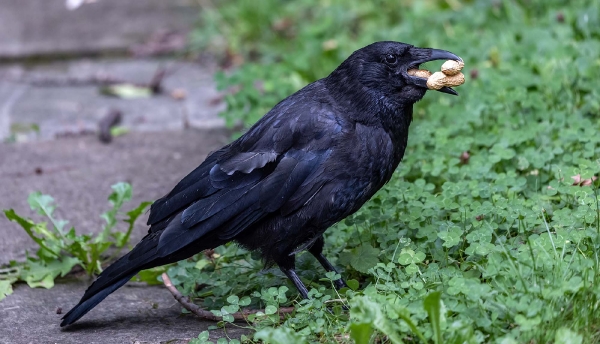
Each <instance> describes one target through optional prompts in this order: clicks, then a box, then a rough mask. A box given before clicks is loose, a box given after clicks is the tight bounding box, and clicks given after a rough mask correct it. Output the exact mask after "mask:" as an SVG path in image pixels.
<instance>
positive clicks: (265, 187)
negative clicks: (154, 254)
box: [148, 102, 340, 255]
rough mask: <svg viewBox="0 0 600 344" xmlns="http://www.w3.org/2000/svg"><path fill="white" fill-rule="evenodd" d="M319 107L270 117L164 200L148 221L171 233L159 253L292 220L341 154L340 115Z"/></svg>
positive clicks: (162, 237) (162, 238)
mask: <svg viewBox="0 0 600 344" xmlns="http://www.w3.org/2000/svg"><path fill="white" fill-rule="evenodd" d="M300 104H306V102H304V103H302V102H300ZM274 110H277V107H276V108H274ZM299 110H302V111H299ZM318 110H319V107H318V106H309V107H308V108H307V107H306V105H305V106H302V108H301V109H298V108H295V107H293V106H288V107H286V108H285V109H284V111H281V112H280V113H279V115H274V116H270V117H267V119H266V120H264V121H263V122H261V123H259V124H258V125H257V126H255V127H253V129H251V130H250V131H249V132H248V133H246V135H244V136H243V137H242V138H240V139H239V140H238V141H236V142H234V143H232V144H231V145H229V146H226V147H224V148H223V149H221V150H219V151H217V152H215V153H213V154H212V155H211V156H209V157H208V158H207V159H206V161H204V162H203V163H202V164H201V165H200V166H199V167H198V168H197V169H196V170H194V171H193V172H191V173H190V174H189V175H188V176H187V177H185V178H184V179H183V180H182V181H181V182H180V183H179V184H178V185H177V186H176V187H175V188H174V189H173V190H172V191H171V192H170V193H169V194H168V195H167V196H165V197H163V198H161V199H159V200H158V201H156V202H155V203H154V204H153V205H152V208H151V213H150V218H149V220H148V223H149V224H150V225H152V226H153V227H156V228H160V229H163V231H162V233H161V234H160V240H159V243H158V247H157V249H158V253H159V255H166V254H170V253H172V252H175V251H177V250H179V249H181V248H183V247H185V246H186V245H189V244H191V243H192V242H194V241H196V240H198V239H199V238H201V237H202V236H204V235H206V234H207V233H209V232H213V233H215V234H217V235H218V237H219V239H221V240H224V241H227V240H231V239H232V238H233V237H235V236H236V235H237V234H239V233H240V232H241V231H243V230H244V229H245V228H247V227H248V226H250V225H252V224H253V223H256V222H257V221H259V220H260V219H262V218H264V217H266V216H267V215H269V214H272V213H275V212H279V213H280V214H281V215H283V216H285V215H289V214H290V213H292V212H294V211H296V210H297V209H299V208H300V207H301V206H302V205H303V204H304V203H305V202H306V201H308V200H309V199H310V198H311V196H312V195H313V194H314V193H316V192H318V191H319V189H320V188H321V186H322V185H323V183H325V182H326V181H325V180H323V179H322V178H318V176H319V175H321V174H322V173H323V170H324V167H323V166H324V165H323V163H324V162H325V161H326V160H327V159H328V157H329V156H330V154H331V152H332V149H333V148H332V146H331V144H330V143H331V142H328V141H331V140H332V137H333V136H335V133H339V131H340V130H339V129H338V127H339V124H337V123H335V119H334V118H333V117H331V116H330V115H323V112H322V111H318ZM287 114H290V115H287ZM292 115H293V116H292ZM320 117H324V119H323V118H321V119H318V118H320ZM308 128H310V129H308ZM307 130H308V132H306V131H307ZM298 131H305V133H304V134H300V135H298V134H297V132H298ZM327 132H331V133H327ZM282 133H285V135H282ZM179 213H181V216H180V217H179V216H175V215H176V214H179ZM171 219H173V221H171ZM163 224H164V225H163ZM151 231H152V229H151Z"/></svg>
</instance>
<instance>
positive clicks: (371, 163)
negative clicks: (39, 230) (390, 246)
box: [61, 42, 460, 326]
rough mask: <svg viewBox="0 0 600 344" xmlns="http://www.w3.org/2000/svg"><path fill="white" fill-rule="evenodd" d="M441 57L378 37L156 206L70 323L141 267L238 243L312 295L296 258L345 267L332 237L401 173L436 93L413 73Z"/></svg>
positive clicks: (283, 104) (69, 317)
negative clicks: (327, 245) (423, 102)
mask: <svg viewBox="0 0 600 344" xmlns="http://www.w3.org/2000/svg"><path fill="white" fill-rule="evenodd" d="M437 59H453V60H460V58H459V57H458V56H456V55H454V54H452V53H449V52H447V51H443V50H436V49H427V48H416V47H413V46H411V45H408V44H404V43H398V42H377V43H374V44H371V45H369V46H366V47H364V48H362V49H360V50H357V51H356V52H354V53H353V54H352V55H351V56H350V57H349V58H348V59H347V60H345V61H344V62H343V63H342V64H341V65H340V66H339V67H338V68H337V69H336V70H335V71H333V72H332V73H331V74H330V75H329V76H328V77H326V78H324V79H321V80H318V81H315V82H313V83H312V84H310V85H308V86H306V87H304V88H303V89H301V90H300V91H298V92H296V93H295V94H293V95H291V96H289V97H287V98H286V99H284V100H283V101H281V102H280V103H279V104H277V105H276V106H275V107H274V108H273V109H272V110H271V111H269V112H268V113H267V114H266V115H265V116H264V117H263V118H261V119H260V120H259V121H258V122H257V123H256V124H255V125H254V126H252V127H251V128H250V129H249V130H248V131H247V132H246V133H245V134H244V135H243V136H241V137H240V138H239V139H237V140H236V141H234V142H232V143H231V144H229V145H227V146H225V147H223V148H221V149H220V150H218V151H216V152H214V153H212V154H211V155H210V156H208V157H207V158H206V160H205V161H204V162H203V163H202V164H201V165H200V166H199V167H198V168H196V169H195V170H194V171H192V172H191V173H190V174H189V175H187V176H186V177H185V178H183V179H182V180H181V181H180V182H179V183H178V184H177V186H175V188H174V189H173V190H172V191H171V192H169V194H167V195H166V196H164V197H163V198H161V199H159V200H157V201H156V202H155V203H154V204H153V205H152V208H151V212H150V217H149V220H148V225H150V230H149V232H148V235H146V237H144V238H143V239H142V240H141V241H140V243H138V244H137V245H136V246H135V248H134V249H133V250H132V251H131V252H129V253H127V254H126V255H125V256H123V257H122V258H120V259H119V260H117V261H116V262H115V263H113V264H112V265H110V266H109V267H108V268H106V270H104V271H103V272H102V273H101V274H100V276H99V277H98V278H97V279H96V281H95V282H94V283H93V284H92V285H91V286H90V287H89V288H88V290H87V291H86V292H85V294H84V295H83V297H82V299H81V301H80V302H79V304H78V305H76V306H75V307H74V308H73V309H71V310H70V311H69V312H68V313H67V314H66V315H65V316H64V318H63V322H62V323H61V326H64V325H68V324H71V323H73V322H75V321H76V320H77V319H79V318H80V317H81V316H83V315H84V314H85V313H87V312H88V311H89V310H90V309H92V308H93V307H94V306H95V305H97V304H98V303H99V302H100V301H102V300H103V299H104V298H105V297H106V296H107V295H109V294H110V293H112V292H113V291H114V290H116V289H117V288H119V287H120V286H122V285H123V284H124V283H126V282H127V281H128V280H129V279H130V278H131V277H132V276H134V275H135V274H136V273H137V272H138V271H140V270H142V269H147V268H151V267H155V266H158V265H163V264H167V263H172V262H176V261H178V260H181V259H185V258H188V257H190V256H192V255H193V254H196V253H198V252H201V251H203V250H205V249H209V248H214V247H216V246H219V245H222V244H225V243H227V242H229V241H232V240H233V241H235V242H237V243H238V244H240V245H242V246H244V247H246V248H248V249H251V250H257V251H259V252H260V253H261V255H262V257H263V258H264V260H265V261H266V262H268V263H276V264H277V265H278V266H279V267H280V268H281V270H282V271H283V272H284V273H285V274H286V275H287V276H288V277H289V278H290V279H291V280H292V282H294V284H295V285H296V287H297V288H298V290H299V292H300V293H301V294H302V296H303V297H305V298H306V297H307V290H306V287H305V286H304V285H303V284H302V282H301V281H300V279H299V278H298V276H297V275H296V272H295V270H294V260H295V254H296V253H297V252H299V251H301V250H304V249H308V250H309V252H310V253H311V254H313V255H314V256H315V257H316V258H317V259H318V261H319V262H320V263H321V265H323V267H324V268H325V269H326V270H327V271H332V270H335V269H334V267H333V266H332V265H331V264H330V263H329V262H328V261H327V259H326V258H325V257H324V256H323V255H322V249H323V237H322V235H323V232H325V230H326V229H327V228H328V227H329V226H331V225H333V224H334V223H336V222H337V221H340V220H341V219H343V218H345V217H346V216H348V215H350V214H352V213H354V212H355V211H357V210H358V209H359V208H360V207H361V206H362V205H363V204H364V203H365V202H366V201H367V200H369V198H371V197H372V196H373V194H375V192H376V191H377V190H379V189H380V188H381V187H382V186H383V185H384V184H385V183H386V182H387V181H389V179H390V178H391V177H392V174H393V172H394V170H395V168H396V167H397V166H398V164H399V163H400V160H401V159H402V156H403V155H404V150H405V148H406V143H407V139H408V127H409V125H410V123H411V121H412V107H413V104H414V103H415V102H417V101H418V100H420V99H421V98H422V97H423V96H424V95H425V92H426V90H427V88H426V79H422V78H419V77H415V76H409V75H408V74H407V70H408V69H411V68H416V67H418V66H419V64H421V63H424V62H427V61H431V60H437ZM440 91H442V92H445V93H451V94H456V93H455V92H454V90H452V89H450V88H443V89H441V90H440ZM336 285H337V286H338V287H342V286H344V285H345V283H344V281H343V280H339V281H337V282H336Z"/></svg>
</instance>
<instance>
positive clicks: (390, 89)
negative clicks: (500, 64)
mask: <svg viewBox="0 0 600 344" xmlns="http://www.w3.org/2000/svg"><path fill="white" fill-rule="evenodd" d="M433 60H457V61H462V59H461V58H460V57H458V56H456V55H454V54H453V53H451V52H448V51H445V50H438V49H430V48H417V47H415V46H412V45H410V44H405V43H400V42H391V41H385V42H376V43H373V44H370V45H368V46H366V47H364V48H362V49H359V50H357V51H355V52H354V53H353V54H352V55H351V56H350V57H348V59H346V61H344V62H343V63H342V64H341V65H340V67H338V68H337V69H336V70H335V71H334V72H333V73H332V74H331V76H330V78H335V79H338V81H340V82H341V83H345V82H346V83H347V84H348V87H354V88H355V89H356V87H359V88H360V92H361V93H362V92H365V91H366V92H367V93H369V94H371V95H373V96H375V97H385V98H387V99H388V100H390V101H393V102H406V101H408V102H413V103H414V102H416V101H418V100H420V99H421V98H423V96H424V95H425V92H426V91H427V79H425V78H420V77H417V76H411V75H408V73H407V71H408V70H409V69H418V68H419V65H420V64H422V63H425V62H428V61H433ZM340 79H342V80H340ZM357 91H358V90H357ZM439 91H440V92H443V93H448V94H453V95H458V93H456V91H454V90H453V89H452V88H449V87H443V88H441V89H440V90H439Z"/></svg>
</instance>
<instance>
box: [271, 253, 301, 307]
mask: <svg viewBox="0 0 600 344" xmlns="http://www.w3.org/2000/svg"><path fill="white" fill-rule="evenodd" d="M295 260H296V256H288V257H286V259H285V260H284V261H279V262H276V263H277V265H279V269H281V271H283V273H284V274H285V275H286V276H287V277H288V278H289V279H290V281H292V283H294V285H295V286H296V289H298V292H299V293H300V295H302V297H303V298H305V299H308V289H306V286H305V285H304V283H302V281H301V280H300V277H298V274H296V263H295Z"/></svg>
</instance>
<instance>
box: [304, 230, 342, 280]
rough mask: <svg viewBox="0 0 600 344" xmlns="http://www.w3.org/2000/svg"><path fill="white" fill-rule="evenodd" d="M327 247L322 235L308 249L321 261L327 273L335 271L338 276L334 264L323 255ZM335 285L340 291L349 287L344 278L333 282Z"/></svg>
mask: <svg viewBox="0 0 600 344" xmlns="http://www.w3.org/2000/svg"><path fill="white" fill-rule="evenodd" d="M324 245H325V241H324V240H323V236H322V235H321V236H320V237H319V238H318V239H317V240H316V241H315V243H314V244H313V245H312V246H311V247H310V248H309V249H308V252H310V253H311V254H312V255H313V256H314V257H315V258H317V260H318V261H319V263H320V264H321V266H323V268H324V269H325V270H326V271H327V272H330V271H333V272H335V273H336V274H337V273H338V271H337V270H336V269H335V267H334V266H333V264H331V263H330V262H329V261H328V260H327V258H325V256H324V255H323V246H324ZM333 284H334V285H335V287H336V288H337V289H338V290H340V289H342V288H347V287H348V285H347V284H346V282H345V281H344V279H343V278H340V279H338V280H335V281H333Z"/></svg>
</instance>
